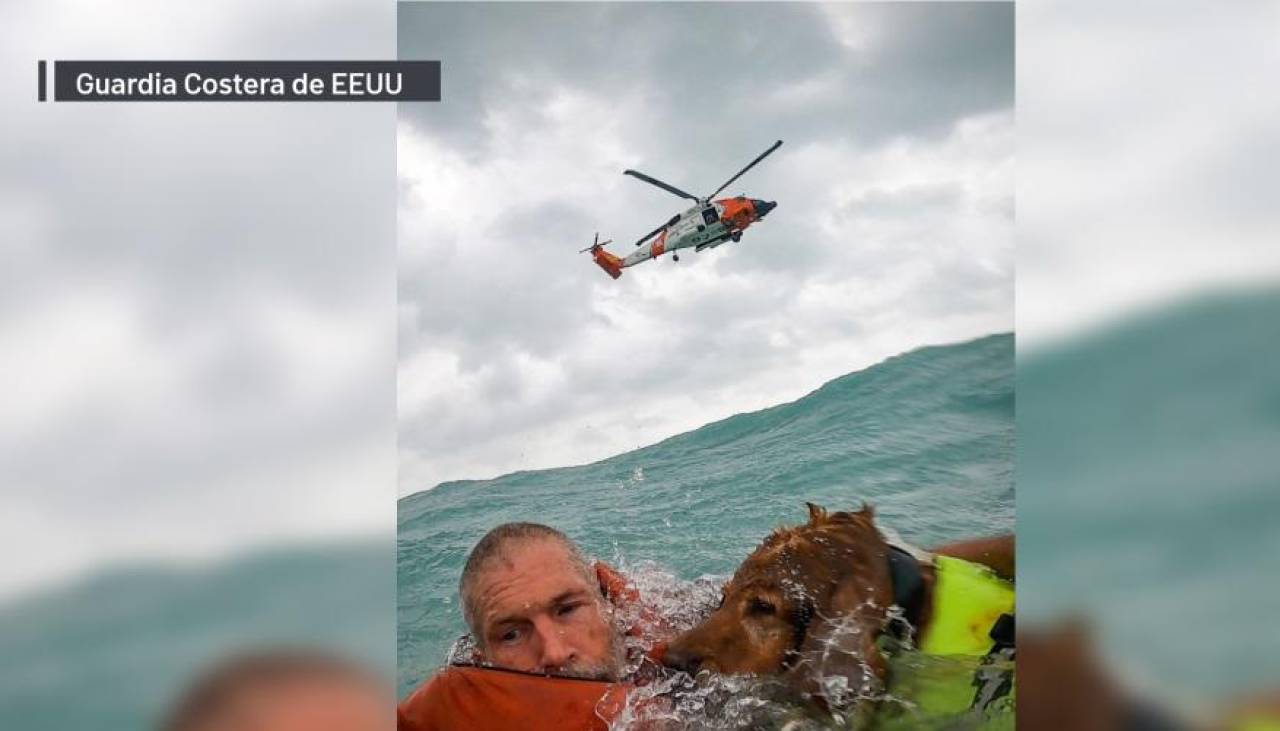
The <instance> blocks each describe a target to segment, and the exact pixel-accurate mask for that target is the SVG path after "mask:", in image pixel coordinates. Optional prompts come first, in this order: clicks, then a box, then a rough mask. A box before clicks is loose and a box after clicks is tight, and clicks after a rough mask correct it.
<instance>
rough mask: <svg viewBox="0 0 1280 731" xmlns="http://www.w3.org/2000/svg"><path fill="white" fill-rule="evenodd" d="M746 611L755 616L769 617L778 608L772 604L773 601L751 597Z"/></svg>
mask: <svg viewBox="0 0 1280 731" xmlns="http://www.w3.org/2000/svg"><path fill="white" fill-rule="evenodd" d="M747 611H748V612H750V613H751V614H753V615H755V616H757V617H771V616H773V615H774V614H775V613H776V612H777V611H778V608H777V607H775V606H773V602H768V601H765V600H764V599H752V600H751V604H749V605H747Z"/></svg>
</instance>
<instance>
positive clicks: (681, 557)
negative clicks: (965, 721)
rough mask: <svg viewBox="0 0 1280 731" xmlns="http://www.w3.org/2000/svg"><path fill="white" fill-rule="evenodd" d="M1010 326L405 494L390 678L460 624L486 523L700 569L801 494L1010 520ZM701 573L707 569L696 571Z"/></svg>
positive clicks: (948, 527) (762, 531)
mask: <svg viewBox="0 0 1280 731" xmlns="http://www.w3.org/2000/svg"><path fill="white" fill-rule="evenodd" d="M1013 460H1014V338H1013V336H1012V335H1010V334H1001V335H992V336H989V337H985V338H982V339H979V340H974V341H971V342H966V343H961V344H955V345H945V346H938V347H926V348H921V349H918V350H914V351H912V352H909V353H906V354H903V355H899V356H896V357H893V358H890V359H888V360H886V361H884V362H882V363H880V364H878V365H875V366H872V367H870V368H867V369H865V370H862V371H858V372H855V373H850V374H848V375H845V376H842V377H840V378H837V379H835V380H832V381H830V382H828V383H827V384H825V385H823V386H822V387H821V388H819V389H817V390H816V391H814V392H812V393H810V394H808V395H807V396H804V397H802V398H800V399H798V400H796V401H794V402H791V403H787V404H782V405H779V406H775V407H772V408H769V409H765V410H762V411H757V412H752V413H746V414H739V415H737V416H733V417H730V418H728V419H725V420H723V421H718V422H715V423H712V424H708V425H706V426H703V427H701V428H699V429H696V430H694V431H691V432H688V433H685V434H681V435H678V436H674V437H671V438H669V439H666V440H664V441H662V442H660V443H658V444H654V445H652V446H649V447H645V448H642V449H638V450H635V451H632V452H628V453H626V454H621V455H618V456H615V457H612V458H609V459H605V460H602V461H600V462H596V463H594V464H589V465H583V466H576V467H565V468H561V469H550V470H540V471H534V472H519V473H515V474H511V475H506V476H503V477H499V478H496V479H492V480H483V481H459V482H449V483H445V484H441V485H439V486H436V487H435V488H433V489H430V490H426V491H424V492H420V493H417V494H414V495H411V496H408V497H405V498H403V499H401V501H400V504H399V533H398V546H399V552H398V557H397V575H398V578H399V599H398V607H397V613H398V622H399V638H398V643H399V644H398V647H399V659H398V662H399V673H398V686H399V688H398V690H399V693H400V695H401V696H404V695H405V694H407V693H408V692H409V691H411V690H412V689H413V688H414V687H416V686H417V685H418V684H419V683H421V682H422V681H423V680H424V679H425V678H427V677H428V676H430V675H431V673H432V672H433V671H435V670H436V669H437V668H439V667H440V666H441V665H442V664H443V663H444V662H445V660H446V658H447V655H448V651H449V648H450V647H451V645H452V644H453V643H454V642H455V640H457V639H458V637H459V636H460V635H462V634H463V633H464V631H465V628H464V623H463V620H462V616H461V613H460V611H459V607H458V603H457V581H458V576H459V573H460V572H461V569H462V565H463V562H464V561H465V559H466V555H467V552H468V551H469V550H470V549H471V547H472V546H473V545H474V544H475V542H476V541H477V540H479V538H480V537H481V536H482V535H484V533H485V532H487V531H488V530H489V529H491V528H493V527H494V526H496V525H498V524H500V523H503V522H506V521H514V520H533V521H537V522H542V523H546V524H548V525H551V526H554V527H556V528H558V529H560V530H562V531H564V532H565V533H566V534H568V535H569V536H570V537H571V538H573V539H574V540H575V541H577V542H578V544H579V545H580V546H581V547H582V548H583V550H584V551H585V552H586V553H587V554H588V555H590V556H594V557H596V558H599V559H602V560H605V561H608V562H611V563H613V564H615V565H621V566H622V567H624V568H628V569H633V570H636V571H637V572H638V573H640V574H642V575H643V576H645V577H647V578H653V577H655V576H659V577H660V576H670V577H673V579H674V581H675V582H677V583H678V582H686V583H687V584H689V585H693V582H695V580H697V579H698V578H699V577H704V578H709V579H710V580H711V581H713V582H714V580H715V578H716V577H720V578H722V577H724V576H727V575H728V574H731V573H732V572H733V570H734V569H735V568H736V567H737V565H738V564H739V563H740V562H741V561H742V560H743V559H744V558H745V557H746V556H747V555H748V554H749V553H750V552H751V550H752V549H753V548H754V547H755V546H756V545H757V544H758V543H759V542H760V540H761V539H762V538H764V536H765V535H766V534H768V533H769V532H770V531H771V530H772V529H773V528H776V527H777V526H779V525H783V524H790V523H797V522H801V521H803V520H804V519H805V517H806V515H807V513H806V510H805V507H804V503H805V501H810V502H815V503H818V504H820V505H823V506H826V507H829V508H853V507H857V506H859V505H860V504H861V503H862V502H863V501H866V502H869V503H871V504H873V505H874V506H875V508H876V511H877V516H878V521H879V523H880V524H881V525H884V526H887V527H889V528H891V529H893V530H895V531H896V532H897V533H898V534H900V535H901V536H902V537H903V538H905V539H906V540H908V541H911V542H913V543H916V544H918V545H923V546H929V545H933V544H936V543H940V542H944V541H948V540H953V539H958V538H964V537H972V536H976V535H985V534H992V533H999V532H1005V531H1010V530H1013V528H1014V485H1013V478H1014V465H1013ZM704 583H705V582H704Z"/></svg>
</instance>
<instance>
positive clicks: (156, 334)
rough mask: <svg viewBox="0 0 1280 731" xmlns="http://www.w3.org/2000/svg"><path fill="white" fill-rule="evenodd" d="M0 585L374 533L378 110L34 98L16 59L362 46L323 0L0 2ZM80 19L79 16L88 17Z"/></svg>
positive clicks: (383, 495) (379, 14)
mask: <svg viewBox="0 0 1280 731" xmlns="http://www.w3.org/2000/svg"><path fill="white" fill-rule="evenodd" d="M3 13H4V17H3V18H0V54H3V58H4V60H5V63H4V64H3V67H4V69H5V70H4V71H3V74H4V76H3V83H4V89H5V97H6V99H5V108H6V110H8V111H7V113H6V114H5V115H4V118H3V120H2V121H0V124H2V125H3V133H4V134H3V142H0V227H2V228H0V258H3V260H4V262H5V265H4V266H3V267H0V362H2V363H4V371H5V378H4V379H3V385H0V402H3V403H5V405H6V406H5V408H4V409H3V411H2V413H0V465H3V478H0V482H3V484H4V491H3V495H2V497H0V549H2V550H3V552H4V553H5V555H7V556H11V557H12V556H22V557H23V560H21V561H7V562H5V564H4V570H3V571H0V594H3V595H7V594H9V593H10V592H13V591H18V590H20V589H21V588H22V587H27V586H33V585H36V584H42V583H48V582H50V581H53V580H56V579H58V578H61V577H65V576H67V575H68V574H70V573H74V572H78V571H83V570H90V569H93V568H94V567H97V566H100V565H102V564H104V563H112V562H120V561H125V560H133V559H151V558H155V557H164V558H174V557H181V556H204V555H209V554H219V553H224V552H226V551H230V550H236V549H239V548H242V547H244V546H250V545H261V544H264V543H276V542H280V541H288V540H295V539H298V538H302V537H306V538H324V537H328V536H330V535H335V534H350V533H353V532H356V533H359V532H368V531H373V530H383V531H390V529H391V525H392V523H391V515H392V501H393V493H392V491H391V483H392V482H393V478H392V474H393V472H394V466H393V462H392V461H391V459H392V454H391V449H390V446H389V445H390V444H391V443H392V440H393V438H394V437H393V432H392V431H391V430H392V428H393V427H392V424H393V421H392V418H393V413H394V412H393V403H394V401H393V399H394V395H393V390H392V387H393V381H392V378H393V373H394V366H393V362H394V361H393V359H394V350H395V345H394V340H393V338H394V312H395V309H394V300H393V296H394V293H393V292H394V289H393V288H394V266H395V250H394V245H393V243H392V242H393V240H394V212H395V209H394V203H393V201H394V200H395V178H394V175H393V173H392V170H393V167H392V166H393V165H394V159H395V158H394V141H393V134H394V112H393V110H392V109H390V108H387V107H382V106H378V105H367V106H357V105H350V106H339V105H314V106H313V105H271V104H225V105H223V104H190V105H183V104H169V105H164V104H114V105H113V104H84V105H73V104H43V105H39V104H36V103H35V100H34V89H33V86H34V72H33V70H32V66H34V61H35V59H37V58H135V57H144V58H145V57H154V58H201V57H205V58H237V57H238V58H342V57H355V58H371V57H380V56H381V57H385V56H389V55H390V54H391V52H392V51H391V49H392V43H393V38H394V31H393V28H394V26H393V22H394V18H393V16H392V15H391V13H390V9H389V8H384V9H382V10H379V9H378V8H377V7H375V6H371V5H370V4H369V3H364V2H352V1H350V0H332V1H330V2H322V3H319V4H314V5H311V6H308V8H307V12H306V13H304V14H298V13H294V12H292V11H291V10H288V9H285V8H274V7H268V6H262V5H260V4H257V3H249V2H232V3H230V4H228V3H220V4H218V5H217V6H216V7H208V8H205V7H201V8H194V7H190V8H187V7H184V8H178V7H175V6H172V5H171V4H167V3H145V4H143V5H142V6H131V7H130V8H129V11H128V12H127V13H122V12H121V11H120V9H119V8H105V7H104V8H99V7H97V6H88V5H85V4H83V3H67V2H55V3H37V2H25V1H20V2H17V3H7V4H6V5H5V7H4V11H3ZM87 28H93V29H94V30H93V32H92V33H89V32H86V29H87Z"/></svg>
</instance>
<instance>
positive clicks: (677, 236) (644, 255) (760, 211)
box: [622, 196, 775, 267]
mask: <svg viewBox="0 0 1280 731" xmlns="http://www.w3.org/2000/svg"><path fill="white" fill-rule="evenodd" d="M774 205H775V204H772V203H769V202H766V201H760V200H755V199H752V198H746V197H744V196H737V197H735V198H722V199H720V200H715V201H709V202H708V203H707V204H706V205H696V206H693V207H691V208H689V209H688V210H686V211H684V212H683V213H681V214H679V215H678V216H675V217H674V218H672V219H671V221H670V222H669V223H668V224H667V226H666V228H665V229H663V231H662V232H661V233H659V234H658V235H657V236H656V237H654V239H653V240H652V241H650V242H647V243H646V244H644V245H642V246H641V247H639V248H638V249H636V250H635V251H633V252H631V253H630V254H629V255H627V256H626V257H625V258H623V260H622V266H624V267H629V266H634V265H636V264H639V263H640V262H643V261H648V260H649V259H656V258H658V257H660V256H662V255H663V254H665V253H667V252H669V251H670V252H674V251H679V250H680V249H688V248H693V249H695V250H696V251H702V250H703V249H711V248H715V247H717V246H719V245H720V244H723V243H724V242H726V241H728V240H730V239H732V238H734V237H735V234H737V235H738V236H741V232H742V231H744V230H745V229H746V228H747V227H748V226H750V225H751V224H752V223H755V222H756V221H759V220H760V219H761V218H763V217H764V216H765V215H766V214H768V212H769V211H771V210H773V208H774Z"/></svg>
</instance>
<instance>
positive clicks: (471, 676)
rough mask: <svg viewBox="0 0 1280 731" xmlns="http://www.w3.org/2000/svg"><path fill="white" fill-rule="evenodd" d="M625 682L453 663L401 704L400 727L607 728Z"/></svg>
mask: <svg viewBox="0 0 1280 731" xmlns="http://www.w3.org/2000/svg"><path fill="white" fill-rule="evenodd" d="M626 692H627V690H626V686H625V685H622V684H619V683H604V682H600V681H596V680H577V679H574V678H554V677H548V676H545V675H534V674H531V673H521V672H516V671H512V670H498V669H495V668H480V667H470V666H452V667H448V668H445V669H444V670H441V671H440V672H438V673H436V674H435V676H434V677H433V678H431V680H429V681H427V683H426V684H425V685H423V686H422V687H421V688H418V689H417V690H416V691H414V692H413V693H412V694H411V695H410V696H409V697H408V698H406V699H404V701H403V702H402V703H401V704H400V707H399V708H398V709H396V728H397V729H398V731H447V730H449V729H461V730H463V731H512V730H513V729H523V731H607V729H608V728H609V722H610V721H612V720H613V719H614V718H615V717H616V716H617V714H618V712H619V711H621V710H622V707H623V704H624V703H625V701H626Z"/></svg>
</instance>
